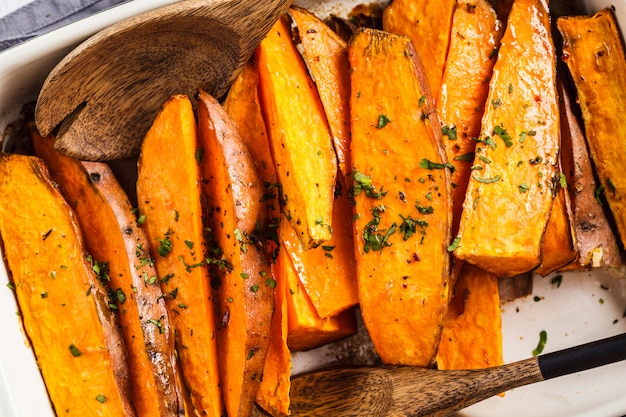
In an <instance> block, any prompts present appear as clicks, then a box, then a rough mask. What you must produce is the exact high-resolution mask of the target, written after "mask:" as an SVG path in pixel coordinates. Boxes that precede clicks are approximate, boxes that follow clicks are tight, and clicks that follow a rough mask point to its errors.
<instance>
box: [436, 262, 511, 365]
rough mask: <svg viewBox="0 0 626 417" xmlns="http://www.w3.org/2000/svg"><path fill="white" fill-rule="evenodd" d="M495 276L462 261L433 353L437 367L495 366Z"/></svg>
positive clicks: (498, 343) (498, 355) (498, 346)
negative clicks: (440, 333) (436, 348)
mask: <svg viewBox="0 0 626 417" xmlns="http://www.w3.org/2000/svg"><path fill="white" fill-rule="evenodd" d="M498 281H499V278H498V277H497V276H496V275H494V274H492V273H489V272H486V271H483V270H482V269H480V268H478V267H476V266H474V265H471V264H468V263H464V264H463V268H462V270H461V272H460V274H459V277H458V281H457V284H456V287H455V291H454V296H453V297H452V302H451V304H450V308H449V310H448V315H447V317H446V321H445V327H444V329H443V334H442V335H441V343H440V344H439V350H438V352H437V368H438V369H477V368H487V367H490V366H497V365H501V364H502V363H503V359H502V318H501V316H500V296H499V290H498Z"/></svg>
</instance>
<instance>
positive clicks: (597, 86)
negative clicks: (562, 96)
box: [557, 9, 626, 247]
mask: <svg viewBox="0 0 626 417" xmlns="http://www.w3.org/2000/svg"><path fill="white" fill-rule="evenodd" d="M557 27H558V29H559V32H561V35H562V36H563V60H564V61H565V63H566V64H567V67H568V68H569V71H570V73H571V75H572V80H573V81H574V85H575V87H576V91H577V93H578V102H579V103H580V109H581V111H582V116H583V121H584V126H585V134H586V137H587V143H588V144H589V150H590V154H591V158H592V159H593V161H594V164H595V172H596V174H597V175H598V179H599V184H598V186H599V187H600V188H601V190H602V191H603V194H604V197H605V198H606V200H607V201H608V206H609V209H610V211H611V213H612V215H613V219H614V220H615V224H616V225H617V230H618V233H619V236H620V239H621V246H622V247H624V246H625V242H626V198H624V197H625V195H626V178H625V177H624V175H622V171H623V167H624V166H626V130H625V129H624V127H623V125H622V123H621V118H620V116H619V115H620V114H621V112H622V111H623V109H624V107H625V106H626V58H625V55H624V45H623V43H622V38H621V35H620V31H619V28H618V26H617V23H616V21H615V17H614V16H613V12H612V11H611V9H604V10H601V11H599V12H597V13H596V14H594V15H593V16H571V17H562V18H559V19H558V20H557Z"/></svg>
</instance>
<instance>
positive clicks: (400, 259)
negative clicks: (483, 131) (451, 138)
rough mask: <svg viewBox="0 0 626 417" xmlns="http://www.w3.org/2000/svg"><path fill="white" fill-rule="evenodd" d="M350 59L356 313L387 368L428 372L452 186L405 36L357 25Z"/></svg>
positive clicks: (446, 265)
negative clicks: (412, 367) (421, 368)
mask: <svg viewBox="0 0 626 417" xmlns="http://www.w3.org/2000/svg"><path fill="white" fill-rule="evenodd" d="M348 55H349V59H350V67H351V74H352V75H351V83H352V92H351V98H350V105H351V123H352V145H351V155H352V166H353V188H354V190H353V194H354V200H355V207H354V213H355V215H354V218H355V220H354V222H353V224H354V241H355V243H356V245H355V247H356V248H355V254H356V263H357V279H358V288H359V302H360V306H361V313H362V315H363V319H364V324H365V327H366V328H367V330H368V332H369V334H370V336H371V338H372V341H373V342H374V347H375V348H376V351H377V352H378V354H379V355H380V357H381V359H382V360H383V361H384V362H386V363H390V364H406V365H417V366H429V365H432V364H433V362H434V360H435V355H436V352H437V345H438V343H439V338H440V335H441V328H442V326H443V319H444V317H445V313H446V308H447V304H448V290H449V287H448V278H449V275H450V257H449V256H448V252H447V250H446V248H447V246H448V244H449V243H450V223H451V191H450V188H451V185H450V176H449V172H448V169H446V164H447V163H446V158H445V153H444V150H443V146H442V144H441V125H440V122H439V118H438V117H437V114H436V112H435V105H434V100H433V98H432V96H431V95H430V93H429V90H428V86H427V84H426V79H425V75H424V73H423V70H422V67H421V63H420V61H419V58H418V56H417V54H416V52H415V50H414V49H413V47H412V45H411V43H410V40H409V39H408V38H407V37H403V36H398V35H393V34H390V33H387V32H383V31H377V30H371V29H362V30H359V31H357V32H356V33H355V35H354V37H353V38H352V41H351V42H350V46H349V49H348Z"/></svg>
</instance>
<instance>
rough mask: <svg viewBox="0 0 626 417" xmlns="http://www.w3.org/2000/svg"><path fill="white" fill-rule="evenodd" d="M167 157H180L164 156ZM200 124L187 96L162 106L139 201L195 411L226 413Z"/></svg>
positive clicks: (147, 144)
mask: <svg viewBox="0 0 626 417" xmlns="http://www.w3.org/2000/svg"><path fill="white" fill-rule="evenodd" d="M164 155H175V156H176V158H174V157H171V158H170V157H167V158H164V157H163V156H164ZM196 158H197V126H196V119H195V115H194V112H193V108H192V105H191V101H190V100H189V98H188V97H186V96H182V95H176V96H173V97H172V98H170V99H169V100H168V101H167V102H166V103H164V105H163V107H162V109H161V111H160V113H159V114H158V115H157V118H156V119H155V121H154V123H153V125H152V127H151V128H150V130H149V131H148V134H147V135H146V137H145V139H144V141H143V144H142V149H141V154H140V157H139V161H138V164H137V165H138V176H137V200H138V209H139V214H140V216H141V217H142V218H143V219H145V220H144V223H143V228H144V230H145V231H146V235H147V236H148V242H149V243H150V254H151V257H152V258H153V259H154V263H155V266H156V270H157V273H158V280H159V281H160V283H161V288H162V290H163V293H164V295H165V302H166V306H167V308H168V312H169V316H170V319H171V322H172V325H173V327H174V330H175V335H176V342H175V343H176V348H177V352H178V358H179V363H180V368H181V369H182V378H181V379H182V381H183V383H184V385H185V390H186V392H187V393H188V395H189V397H190V401H191V404H193V408H194V409H193V410H186V413H188V414H190V415H193V414H194V413H195V414H196V415H205V416H214V417H218V416H221V415H222V414H223V401H222V394H221V391H220V387H219V385H220V381H219V371H218V363H217V351H216V345H215V337H216V334H215V331H216V329H215V320H216V318H215V313H214V304H213V297H214V293H213V290H212V289H211V286H210V281H211V279H212V276H211V275H210V272H209V269H208V266H207V264H206V261H205V259H206V257H207V256H208V255H207V254H206V253H205V252H206V247H205V244H204V236H203V224H202V203H201V188H200V187H201V181H200V171H199V167H198V164H197V159H196Z"/></svg>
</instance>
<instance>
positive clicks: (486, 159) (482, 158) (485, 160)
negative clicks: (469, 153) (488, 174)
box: [478, 155, 491, 164]
mask: <svg viewBox="0 0 626 417" xmlns="http://www.w3.org/2000/svg"><path fill="white" fill-rule="evenodd" d="M478 159H480V160H481V161H483V162H484V163H486V164H490V163H491V159H489V158H487V157H486V156H483V155H480V156H479V157H478Z"/></svg>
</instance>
